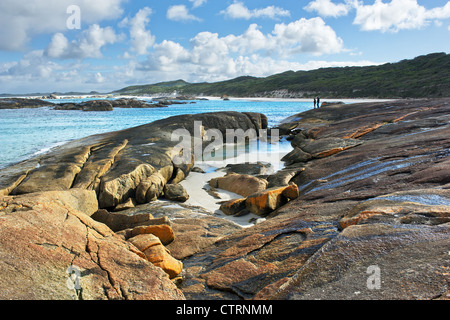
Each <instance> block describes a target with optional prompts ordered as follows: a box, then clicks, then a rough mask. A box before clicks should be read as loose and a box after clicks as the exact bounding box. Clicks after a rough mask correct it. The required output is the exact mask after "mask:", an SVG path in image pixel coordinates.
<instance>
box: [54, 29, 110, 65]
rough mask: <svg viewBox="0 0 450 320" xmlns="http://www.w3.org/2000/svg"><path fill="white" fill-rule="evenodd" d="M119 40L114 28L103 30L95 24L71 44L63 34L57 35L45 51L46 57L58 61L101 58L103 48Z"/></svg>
mask: <svg viewBox="0 0 450 320" xmlns="http://www.w3.org/2000/svg"><path fill="white" fill-rule="evenodd" d="M117 39H118V36H117V35H116V33H115V32H114V30H113V28H111V27H106V28H101V27H100V26H99V25H97V24H93V25H91V26H90V27H89V29H87V30H85V31H83V32H82V33H81V36H80V37H79V38H78V39H77V40H73V41H71V42H69V40H68V39H67V38H66V37H65V36H64V35H63V34H62V33H56V34H55V35H54V36H53V38H52V40H51V42H50V44H49V45H48V47H47V49H46V50H45V55H46V56H48V57H50V58H58V59H84V58H101V57H102V56H103V54H102V52H101V49H102V47H103V46H105V45H107V44H112V43H115V42H116V41H117Z"/></svg>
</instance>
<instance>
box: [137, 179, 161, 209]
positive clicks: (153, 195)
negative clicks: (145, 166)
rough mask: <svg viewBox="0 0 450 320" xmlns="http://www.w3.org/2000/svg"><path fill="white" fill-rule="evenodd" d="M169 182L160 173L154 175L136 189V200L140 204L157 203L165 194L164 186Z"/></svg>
mask: <svg viewBox="0 0 450 320" xmlns="http://www.w3.org/2000/svg"><path fill="white" fill-rule="evenodd" d="M166 183H167V180H166V178H165V177H163V175H162V174H161V173H159V172H156V173H154V174H152V175H151V176H150V177H148V178H147V179H145V180H143V181H141V182H140V183H139V185H138V187H137V189H136V200H137V202H138V203H148V202H150V201H155V200H156V199H158V198H159V197H160V196H162V195H163V194H164V186H165V185H166Z"/></svg>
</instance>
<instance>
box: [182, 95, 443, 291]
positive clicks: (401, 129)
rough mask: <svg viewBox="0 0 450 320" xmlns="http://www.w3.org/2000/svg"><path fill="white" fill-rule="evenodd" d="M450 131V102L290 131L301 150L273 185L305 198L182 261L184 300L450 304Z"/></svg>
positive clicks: (359, 109) (337, 109) (296, 124)
mask: <svg viewBox="0 0 450 320" xmlns="http://www.w3.org/2000/svg"><path fill="white" fill-rule="evenodd" d="M449 120H450V99H437V100H433V99H429V100H428V99H424V100H405V101H391V102H379V103H364V104H353V105H342V104H339V105H328V106H326V107H323V108H320V109H316V110H311V111H308V112H305V113H302V114H299V115H295V116H293V117H291V118H290V119H287V121H286V122H285V123H283V124H282V125H281V127H280V129H281V130H282V131H284V134H285V135H286V136H288V137H289V139H290V140H291V142H292V144H293V147H295V148H296V149H294V151H293V152H292V153H291V154H290V155H289V156H288V157H286V159H289V161H288V162H287V166H286V167H285V168H284V169H283V170H282V172H278V173H277V174H275V175H273V176H269V177H268V178H267V180H268V181H269V182H270V181H272V182H273V183H274V184H275V185H276V184H279V185H287V184H290V183H291V184H292V183H295V184H296V185H297V186H298V189H299V196H298V198H296V199H294V200H291V201H290V202H287V203H286V204H285V205H284V206H281V207H280V208H278V209H277V210H276V211H274V212H272V213H270V214H269V216H268V217H267V219H266V220H265V221H264V222H261V223H258V224H256V225H255V226H254V227H251V228H245V229H242V230H240V231H236V232H234V233H232V234H231V235H228V236H227V237H224V238H222V239H220V240H219V241H217V242H215V243H214V245H211V246H210V247H208V248H206V249H203V250H202V252H199V253H197V254H195V255H193V256H192V257H188V258H187V259H184V260H183V264H184V268H185V273H186V280H185V282H184V283H183V285H182V287H181V289H182V290H183V292H184V294H185V296H186V298H188V299H195V298H200V297H202V298H204V297H206V296H210V297H211V299H225V298H227V299H230V298H231V299H236V298H241V299H308V300H309V299H313V300H314V299H364V300H366V299H381V300H383V299H412V300H415V299H449V298H450V296H449V294H450V291H449V268H450V255H449V250H448V248H450V232H449V231H450V224H449V222H450V193H449V192H448V190H449V189H450V178H449V177H450V176H449V172H450V157H449V156H450V153H449V152H448V148H449V147H450V125H449V123H450V122H449ZM245 201H246V200H245V199H244V200H236V201H235V202H230V203H229V204H223V206H224V207H225V206H227V205H228V209H230V210H231V209H233V208H236V210H239V209H241V210H242V208H243V207H242V203H245ZM244 270H245V271H244ZM377 277H378V278H377Z"/></svg>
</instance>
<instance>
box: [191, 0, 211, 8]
mask: <svg viewBox="0 0 450 320" xmlns="http://www.w3.org/2000/svg"><path fill="white" fill-rule="evenodd" d="M189 1H190V2H192V7H193V8H198V7H200V6H202V5H204V4H205V3H206V2H208V0H189Z"/></svg>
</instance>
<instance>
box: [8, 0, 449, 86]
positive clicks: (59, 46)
mask: <svg viewBox="0 0 450 320" xmlns="http://www.w3.org/2000/svg"><path fill="white" fill-rule="evenodd" d="M0 30H1V32H0V93H29V92H53V91H63V92H67V91H84V92H89V91H91V90H96V91H100V92H107V91H111V90H115V89H119V88H122V87H124V86H128V85H134V84H148V83H156V82H160V81H168V80H176V79H184V80H186V81H189V82H203V81H208V82H211V81H219V80H225V79H231V78H235V77H238V76H242V75H252V76H258V77H263V76H268V75H271V74H275V73H280V72H284V71H287V70H294V71H297V70H311V69H317V68H320V67H329V66H355V65H356V66H365V65H374V64H381V63H386V62H397V61H400V60H402V59H411V58H414V57H416V56H419V55H423V54H428V53H432V52H447V53H449V52H450V41H449V40H450V1H447V0H278V1H274V0H227V1H217V0H165V1H161V0H147V1H143V0H97V1H90V0H33V1H25V0H2V1H1V3H0Z"/></svg>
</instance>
